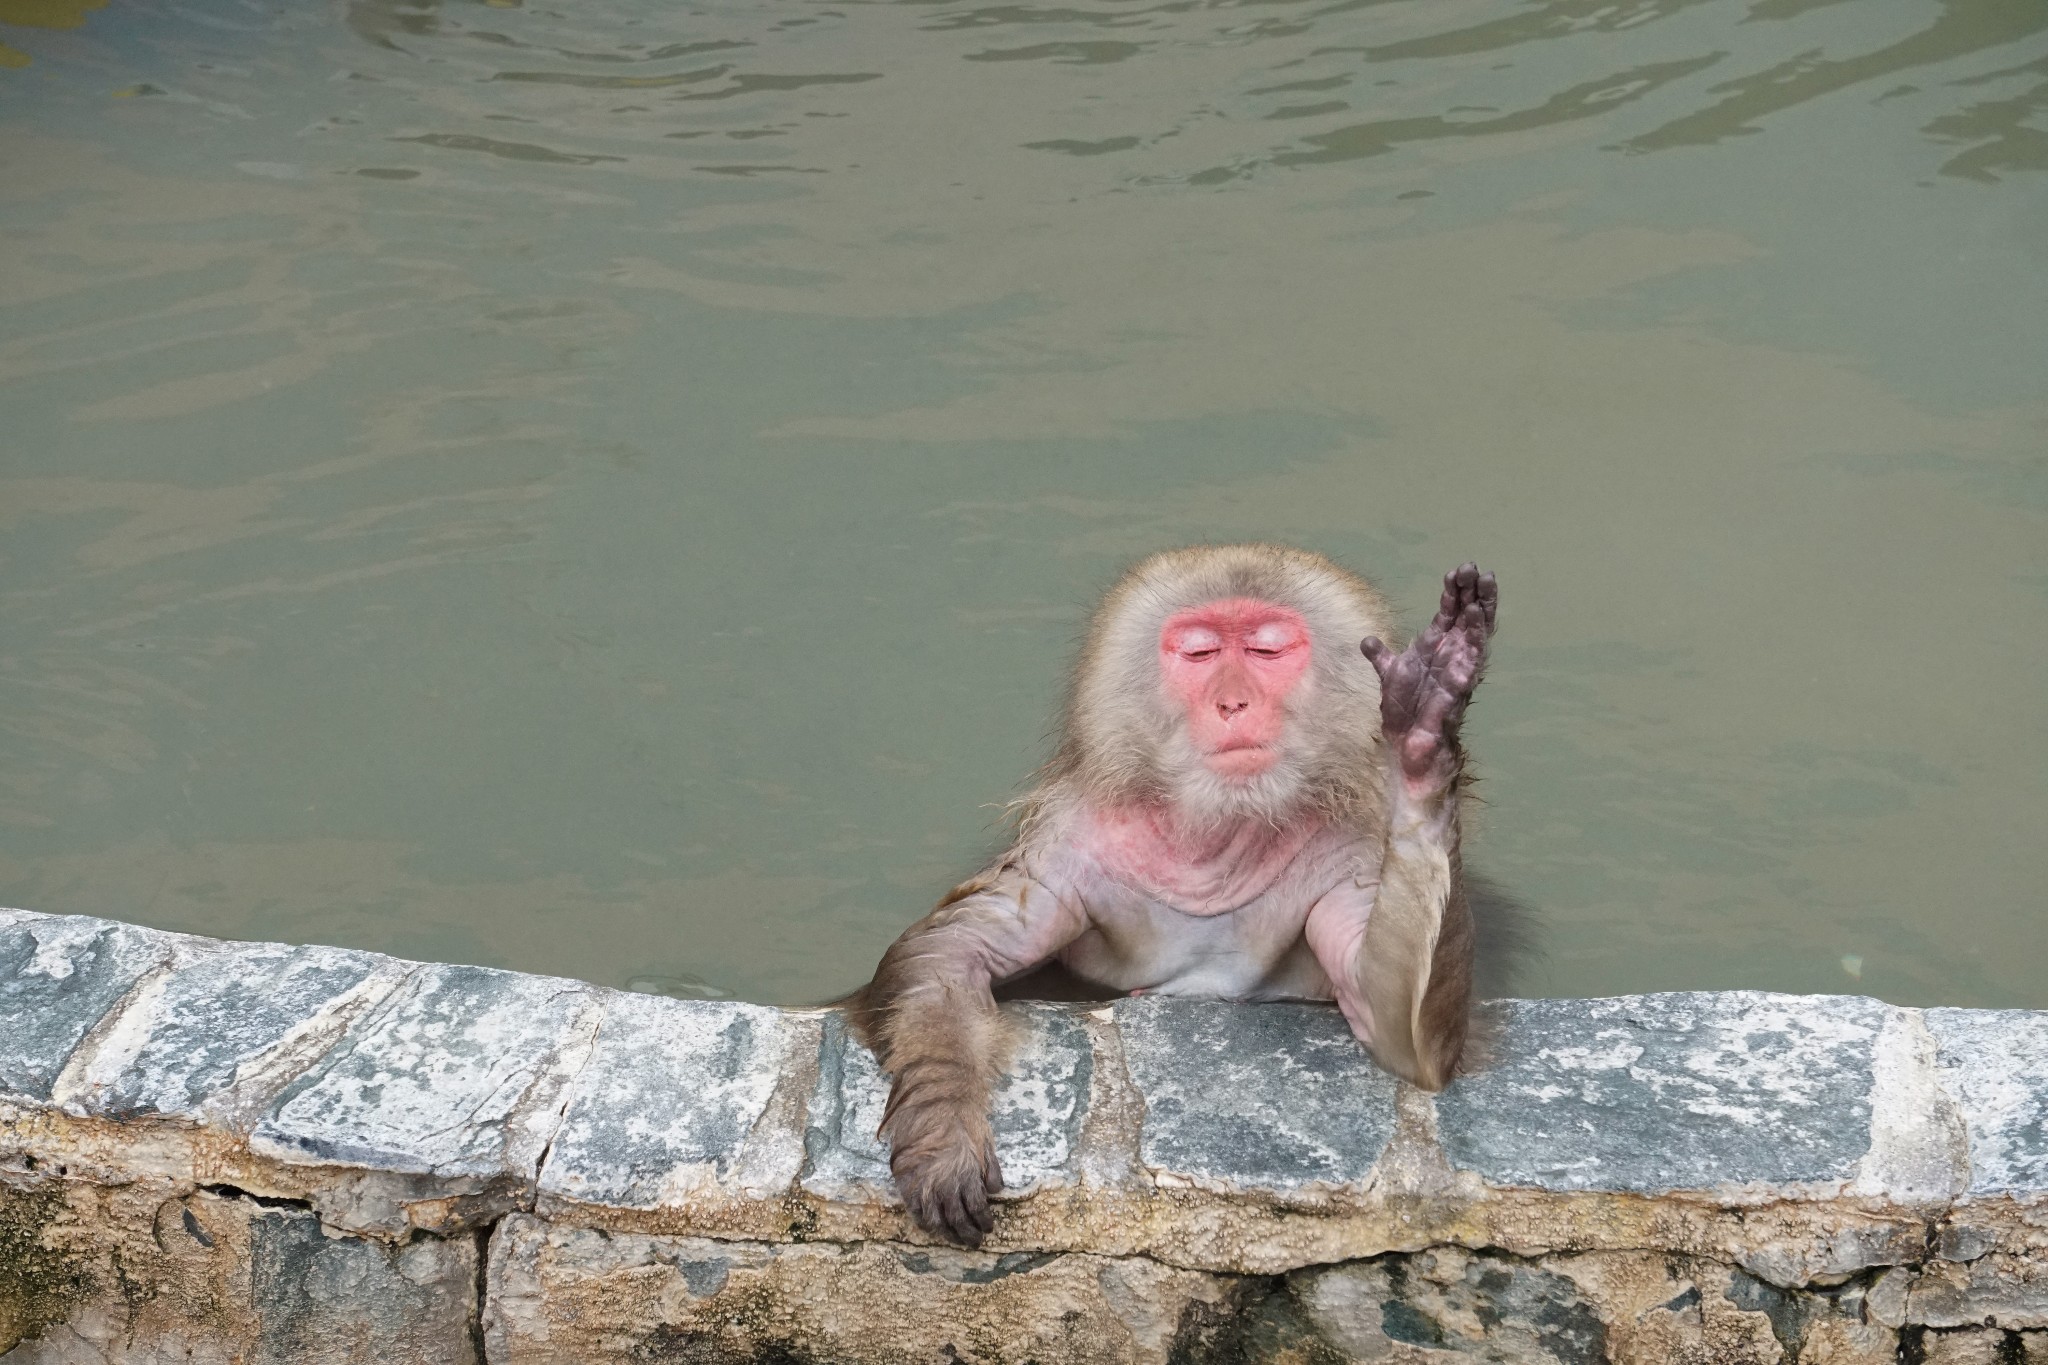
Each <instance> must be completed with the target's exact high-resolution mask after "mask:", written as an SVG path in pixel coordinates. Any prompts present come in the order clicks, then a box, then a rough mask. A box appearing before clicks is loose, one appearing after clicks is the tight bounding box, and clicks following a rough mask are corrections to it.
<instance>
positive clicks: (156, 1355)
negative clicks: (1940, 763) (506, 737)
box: [0, 910, 2048, 1365]
mask: <svg viewBox="0 0 2048 1365" xmlns="http://www.w3.org/2000/svg"><path fill="white" fill-rule="evenodd" d="M1007 1012H1008V1014H1009V1016H1010V1018H1011V1020H1012V1022H1013V1023H1014V1025H1015V1031H1016V1035H1017V1044H1016V1055H1015V1061H1014V1064H1013V1067H1012V1071H1011V1074H1010V1077H1009V1080H1008V1081H1007V1082H1006V1084H1005V1085H1004V1086H1003V1088H1002V1091H1001V1093H1000V1096H999V1098H998V1101H997V1120H996V1122H997V1129H998V1132H999V1134H1000V1139H1001V1159H1002V1163H1003V1169H1004V1171H1005V1173H1006V1175H1007V1178H1008V1182H1009V1192H1008V1194H1007V1195H1006V1197H1005V1198H1004V1199H1003V1201H1002V1203H1001V1207H1000V1211H999V1213H998V1217H997V1224H996V1231H995V1235H994V1236H993V1237H992V1238H991V1239H990V1240H989V1243H988V1245H987V1246H986V1247H985V1248H984V1249H982V1250H980V1251H977V1252H966V1251H961V1250H958V1249H955V1248H951V1247H948V1246H944V1245H940V1244H936V1243H934V1242H933V1241H932V1240H931V1239H930V1238H928V1237H925V1236H923V1235H922V1234H920V1233H919V1232H917V1231H916V1230H915V1229H914V1228H912V1227H911V1226H910V1225H909V1224H908V1223H907V1222H906V1221H905V1220H904V1218H903V1216H902V1213H901V1209H900V1206H899V1205H898V1204H897V1202H896V1200H895V1198H894V1196H893V1194H892V1191H891V1188H890V1184H889V1181H888V1167H887V1160H886V1153H885V1151H884V1149H883V1148H882V1147H881V1146H880V1145H879V1144H878V1143H877V1142H876V1140H875V1138H874V1131H875V1124H876V1120H877V1118H878V1117H879V1115H880V1110H881V1105H882V1101H883V1098H884V1087H883V1082H882V1078H881V1077H880V1076H879V1075H878V1073H877V1071H876V1068H875V1063H874V1059H873V1058H872V1057H871V1056H870V1055H869V1054H868V1053H867V1052H866V1051H865V1050H864V1049H862V1048H861V1047H860V1046H859V1045H858V1044H856V1043H854V1042H853V1041H852V1040H851V1039H849V1038H848V1036H847V1035H846V1032H845V1030H844V1028H843V1026H842V1024H841V1021H840V1019H839V1018H838V1017H837V1016H836V1015H834V1014H832V1013H830V1012H827V1011H798V1010H778V1009H768V1008H763V1007H759V1006H754V1005H745V1004H737V1003H728V1002H695V1001H674V1000H667V999H661V998H656V997H649V996H639V995H628V994H621V993H619V992H614V991H608V990H601V989H599V988H597V987H594V986H589V985H585V984H582V983H579V982H574V981H563V980H555V979H551V978H545V977H534V976H522V975H518V974H514V973H509V972H500V971H491V970H487V969H483V968H477V967H461V966H447V965H433V964H420V963H409V962H400V961H396V960H393V959H390V958H385V957H379V956H376V955H373V954H367V953H354V952H346V951H341V950H338V949H333V948H314V947H287V946H282V945H277V944H234V943H219V942H215V941H212V940H207V939H196V938H189V937H184V936H181V935H175V934H163V933H157V932H154V931H151V930H146V929H140V928H136V927H134V926H130V925H125V924H118V923H113V922H110V921H106V920H95V919H81V918H71V917H58V916H44V915H35V914H30V913H26V912H22V911H4V910H0V1356H5V1357H6V1359H7V1361H8V1362H9V1365H13V1363H14V1362H17V1361H19V1362H23V1363H24V1365H26V1363H27V1362H47V1361H65V1362H73V1361H76V1362H94V1363H95V1365H97V1363H98V1362H111V1361H150V1362H154V1361H159V1360H162V1361H169V1360H178V1361H198V1362H215V1361H218V1362H229V1361H237V1362H270V1361H274V1362H293V1365H321V1363H323V1362H337V1363H339V1362H349V1363H350V1365H363V1362H368V1361H393V1362H415V1361H417V1362H477V1361H483V1360H488V1361H491V1362H498V1363H502V1365H538V1363H539V1362H561V1363H562V1365H570V1363H571V1362H574V1363H575V1365H585V1363H586V1362H603V1361H645V1362H657V1361H673V1362H707V1363H708V1362H724V1361H764V1362H779V1363H781V1365H805V1363H808V1362H820V1363H822V1362H841V1361H843V1362H891V1363H892V1365H893V1363H894V1362H915V1361H934V1362H937V1361H954V1362H958V1361H986V1362H1015V1363H1017V1365H1023V1362H1038V1365H1060V1363H1061V1362H1095V1361H1103V1362H1142V1361H1175V1362H1191V1363H1192V1362H1203V1361H1281V1362H1300V1363H1301V1365H1311V1363H1313V1365H1331V1363H1332V1362H1344V1361H1389V1362H1430V1363H1436V1365H1442V1363H1445V1362H1450V1361H1453V1360H1455V1359H1458V1358H1463V1357H1469V1358H1471V1359H1474V1360H1493V1361H1507V1362H1545V1363H1548V1362H1591V1361H1606V1360H1611V1361H1644V1362H1659V1363H1660V1365H1661V1363H1662V1362H1694V1361H1696V1362H1703V1363H1705V1362H1712V1363H1713V1365H1741V1363H1743V1362H1752V1361H1754V1362H1765V1361H1771V1362H1776V1361H1787V1362H1880V1361H1882V1362H1893V1361H1906V1362H1928V1363H1929V1365H1961V1363H1962V1362H1971V1363H1972V1365H1994V1362H1996V1363H1998V1365H2010V1363H2011V1362H2020V1361H2048V1014H2037V1013H2029V1012H2019V1011H2010V1012H1994V1011H1973V1010H1949V1009H1930V1010H1908V1009H1896V1008H1893V1007H1891V1006H1888V1005H1885V1004H1882V1003H1880V1002H1878V1001H1875V1000H1867V999H1860V998H1852V997H1812V998H1806V997H1791V996H1781V995H1768V994H1760V993H1754V992H1732V993H1726V994H1697V995H1656V996H1638V997H1630V998H1624V999H1615V1000H1529V1001H1509V1002H1504V1003H1503V1004H1501V1005H1500V1006H1498V1007H1497V1012H1498V1016H1499V1020H1500V1022H1501V1024H1502V1025H1503V1035H1502V1040H1501V1042H1500V1043H1499V1045H1498V1047H1497V1055H1496V1057H1495V1059H1494V1061H1493V1062H1492V1064H1491V1065H1490V1066H1489V1067H1488V1069H1486V1070H1485V1071H1484V1072H1483V1073H1481V1074H1479V1075H1476V1076H1473V1077H1470V1078H1467V1079H1464V1080H1461V1081H1459V1082H1458V1083H1457V1084H1455V1085H1453V1086H1452V1087H1451V1088H1450V1089H1449V1090H1447V1091H1445V1092H1444V1093H1443V1094H1441V1095H1438V1096H1435V1097H1431V1096H1429V1095H1425V1094H1422V1093H1420V1092H1418V1091H1415V1090H1413V1089H1410V1088H1408V1087H1406V1086H1402V1085H1399V1084H1396V1083H1395V1082H1393V1081H1391V1080H1390V1079H1389V1078H1388V1077H1386V1076H1385V1075H1383V1074H1382V1073H1380V1072H1378V1071H1377V1070H1375V1069H1374V1068H1373V1067H1372V1066H1371V1064H1370V1063H1368V1062H1367V1061H1366V1060H1365V1058H1364V1057H1363V1055H1362V1054H1361V1053H1360V1051H1359V1049H1358V1048H1357V1046H1356V1045H1355V1044H1354V1043H1353V1042H1352V1040H1351V1038H1350V1036H1349V1035H1348V1033H1347V1032H1346V1030H1345V1028H1344V1025H1343V1022H1342V1020H1341V1019H1340V1018H1339V1017H1338V1016H1337V1014H1336V1012H1335V1011H1334V1010H1331V1009H1326V1008H1318V1007H1311V1006H1293V1005H1265V1006H1236V1005H1228V1004H1221V1003H1210V1002H1196V1001H1176V1000H1161V999H1141V1000H1126V1001H1121V1002H1118V1003H1117V1004H1115V1005H1113V1006H1106V1007H1096V1008H1088V1007H1071V1006H1054V1005H1030V1006H1011V1007H1008V1011H1007Z"/></svg>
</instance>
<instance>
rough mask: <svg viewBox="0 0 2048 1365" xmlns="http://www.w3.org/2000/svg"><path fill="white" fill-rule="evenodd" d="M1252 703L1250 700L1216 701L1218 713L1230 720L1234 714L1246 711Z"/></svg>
mask: <svg viewBox="0 0 2048 1365" xmlns="http://www.w3.org/2000/svg"><path fill="white" fill-rule="evenodd" d="M1250 705H1251V703H1250V702H1248V701H1219V702H1217V703H1216V714H1217V715H1219V716H1221V717H1223V719H1225V720H1229V719H1230V718H1231V717H1232V716H1235V715H1237V714H1239V713H1240V712H1242V711H1244V710H1245V708H1247V707H1249V706H1250Z"/></svg>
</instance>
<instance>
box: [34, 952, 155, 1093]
mask: <svg viewBox="0 0 2048 1365" xmlns="http://www.w3.org/2000/svg"><path fill="white" fill-rule="evenodd" d="M173 949H174V940H173V938H172V936H171V935H168V934H159V933H155V932H152V931H151V930H148V929H138V928H136V927H135V926H134V925H131V924H116V923H114V922H113V921H111V920H103V919H88V918H86V917H84V916H81V915H34V914H29V913H27V912H17V913H16V914H14V915H11V916H9V919H8V921H7V922H6V923H0V1095H14V1096H19V1097H21V1098H24V1099H29V1100H36V1101H46V1100H48V1099H49V1098H50V1094H51V1089H52V1087H53V1086H54V1085H55V1084H56V1081H57V1077H58V1075H59V1073H61V1072H62V1071H63V1070H64V1064H65V1063H66V1062H67V1061H68V1060H70V1058H71V1054H72V1052H73V1051H74V1050H75V1049H76V1048H77V1047H78V1044H79V1042H80V1041H81V1040H82V1039H83V1038H84V1037H85V1035H86V1034H87V1033H88V1032H89V1031H91V1029H92V1027H93V1025H95V1024H97V1023H99V1022H100V1020H102V1019H103V1018H105V1017H106V1015H107V1012H108V1011H109V1010H111V1009H112V1008H113V1007H114V1006H115V1005H116V1004H117V1003H119V1001H120V1000H121V998H122V997H123V996H125V995H126V994H127V993H128V992H129V991H130V990H131V989H132V988H133V987H134V986H135V985H136V983H137V982H138V981H140V980H141V979H142V978H143V977H145V976H147V975H148V974H149V973H150V972H153V971H155V970H156V969H157V968H159V967H162V966H164V965H165V964H167V963H168V962H169V961H170V960H171V956H172V952H173Z"/></svg>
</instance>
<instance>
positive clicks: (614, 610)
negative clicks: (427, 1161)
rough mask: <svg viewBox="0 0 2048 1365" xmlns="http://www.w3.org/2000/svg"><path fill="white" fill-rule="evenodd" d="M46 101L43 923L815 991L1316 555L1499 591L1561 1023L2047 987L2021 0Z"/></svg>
mask: <svg viewBox="0 0 2048 1365" xmlns="http://www.w3.org/2000/svg"><path fill="white" fill-rule="evenodd" d="M74 21H76V26H73V27H51V25H63V24H67V23H72V22H74ZM0 43H4V44H5V45H6V48H5V50H4V51H0V59H4V60H6V61H8V62H9V63H10V65H9V66H8V67H7V68H6V69H0V420H4V430H5V432H6V439H5V444H4V447H0V450H4V454H0V903H12V904H17V905H26V906H30V907H34V908H37V909H42V910H49V911H75V912H82V913H89V914H102V915H110V916H116V917H121V918H127V919H136V920H142V921H145V922H148V923H152V924H157V925H161V926H164V927H167V928H174V929H183V930H192V931H196V932H200V933H207V934H218V935H226V936H234V937H254V938H285V939H303V940H318V941H323V942H331V943H343V944H350V945H357V946H362V947H367V948H375V949H380V950H384V951H388V952H394V953H400V954H405V955H409V956H417V957H428V958H449V959H463V960H468V961H473V962H483V963H491V964H500V965H506V966H512V967H518V968H522V969H527V970H533V971H544V972H557V973H564V974H568V975H574V976H580V977H587V978H589V979H591V980H595V981H599V982H604V983H608V984H613V985H623V984H626V983H627V982H628V981H631V980H634V979H636V978H637V979H640V980H641V984H642V985H647V984H650V983H651V984H654V985H656V986H665V987H666V988H668V989H672V990H680V991H685V992H687V991H691V990H713V991H719V992H724V993H729V994H733V995H738V996H743V997H749V998H754V999H760V1000H769V1001H803V1000H811V999H817V998H820V997H823V996H826V995H829V994H832V993H834V992H836V991H840V990H844V989H846V988H848V987H850V986H851V985H853V984H855V983H856V982H857V981H858V980H860V979H862V978H863V977H864V975H865V972H866V970H867V969H868V968H869V967H870V966H871V964H872V962H873V960H874V959H875V958H876V956H877V955H878V954H879V953H880V951H881V949H882V947H883V946H884V945H885V944H886V943H887V942H888V941H889V939H890V938H892V937H893V936H894V935H895V933H896V932H897V931H898V930H899V929H900V928H901V927H902V925H903V924H905V923H907V922H908V921H909V920H910V919H911V918H913V917H915V916H916V915H917V914H919V913H921V912H922V910H923V909H924V908H925V907H926V906H927V905H928V904H929V903H930V901H931V900H932V899H933V897H934V896H935V895H936V894H937V893H938V892H939V891H941V890H943V889H944V888H945V887H946V886H947V885H949V884H950V883H951V881H952V880H953V879H954V878H955V877H956V876H957V875H959V874H961V873H962V872H965V871H967V870H971V868H972V867H973V866H974V865H975V863H976V861H977V859H978V857H979V856H980V855H981V853H982V852H983V851H984V850H985V849H986V848H987V847H988V845H989V844H990V842H991V840H992V839H994V838H995V837H997V836H996V833H995V826H994V820H995V816H996V810H995V807H996V806H997V805H998V804H999V803H1000V802H1002V801H1003V800H1005V799H1006V798H1007V797H1009V796H1011V795H1013V794H1014V793H1015V792H1016V790H1017V788H1018V784H1019V783H1020V782H1021V781H1022V780H1023V779H1024V777H1025V776H1026V774H1027V773H1028V772H1029V771H1030V769H1031V768H1032V766H1033V765H1034V764H1035V763H1036V762H1037V761H1038V759H1039V758H1040V757H1042V755H1043V744H1044V736H1045V734H1046V731H1047V728H1048V725H1049V721H1050V716H1051V713H1052V709H1053V705H1054V700H1055V698H1056V695H1057V691H1058V686H1059V677H1060V672H1061V669H1062V667H1063V664H1064V661H1065V659H1066V657H1067V655H1068V654H1069V652H1070V650H1071V648H1072V646H1073V644H1074V641H1075V638H1076V635H1077V632H1078V630H1079V628H1080V625H1081V622H1082V620H1083V617H1084V613H1085V610H1086V607H1087V605H1088V603H1089V601H1090V599H1091V597H1092V596H1093V595H1094V594H1095V593H1097V592H1098V591H1100V589H1101V588H1102V587H1103V586H1104V585H1106V583H1107V582H1108V581H1109V580H1110V579H1111V578H1113V577H1114V575H1115V573H1116V571H1117V569H1118V567H1119V566H1120V565H1121V564H1123V563H1124V562H1126V561H1127V560H1129V559H1130V558H1132V557H1133V556H1135V555H1137V554H1139V553H1141V552H1144V551H1146V550H1150V549H1154V548H1157V547H1160V546H1165V545H1170V544H1175V543H1179V542H1186V541H1193V540H1203V539H1215V538H1243V537H1264V538H1274V539H1282V540H1287V541H1294V542H1299V543H1303V544H1306V545H1309V546H1312V547H1315V548H1317V549H1320V550H1323V551H1325V552H1327V553H1330V554H1332V555H1334V556H1336V557H1338V558H1340V559H1342V560H1344V561H1345V562H1347V563H1349V564H1351V565H1353V566H1355V567H1357V568H1359V569H1361V570H1362V571H1364V572H1366V573H1367V574H1369V575H1371V576H1372V577H1374V578H1375V579H1377V580H1378V581H1380V582H1381V583H1382V584H1384V585H1385V586H1386V587H1387V588H1388V589H1389V590H1390V591H1391V592H1392V593H1393V594H1394V596H1395V597H1396V598H1397V599H1398V600H1400V601H1401V602H1402V603H1403V604H1404V605H1405V606H1406V607H1407V608H1408V609H1409V610H1410V611H1411V613H1419V611H1420V610H1421V609H1422V608H1424V607H1425V605H1426V604H1427V603H1428V602H1429V601H1430V600H1431V598H1432V590H1433V583H1434V579H1435V577H1436V576H1437V575H1438V574H1439V573H1441V572H1442V571H1443V570H1444V569H1445V568H1447V567H1449V566H1450V565H1452V564H1454V563H1456V562H1458V561H1459V560H1461V559H1463V558H1466V557H1468V556H1469V557H1476V558H1478V559H1480V560H1481V561H1482V562H1484V563H1485V564H1487V565H1488V566H1490V567H1493V568H1496V569H1497V570H1498V571H1499V574H1500V579H1501V583H1502V595H1503V610H1502V622H1503V624H1502V630H1503V633H1502V635H1501V636H1500V638H1499V642H1498V651H1497V656H1496V661H1495V666H1494V668H1493V671H1492V674H1491V676H1490V678H1489V680H1488V682H1487V684H1486V687H1485V689H1484V691H1483V692H1482V694H1481V704H1480V705H1479V706H1478V707H1477V708H1476V710H1475V711H1474V714H1473V717H1472V720H1471V723H1470V725H1469V729H1468V738H1469V740H1470V742H1471V745H1472V747H1473V749H1474V751H1475V753H1476V755H1477V759H1478V763H1479V765H1480V768H1481V771H1482V772H1483V775H1484V779H1485V780H1484V783H1483V786H1482V788H1481V791H1482V792H1483V794H1484V796H1485V797H1486V799H1487V802H1488V804H1487V806H1486V807H1485V809H1484V810H1483V811H1481V812H1480V813H1479V816H1478V819H1477V828H1476V830H1475V831H1474V833H1473V835H1472V856H1473V857H1474V859H1475V860H1476V861H1477V863H1478V864H1479V865H1480V866H1481V867H1483V868H1484V869H1486V870H1487V871H1488V872H1490V873H1491V875H1492V876H1493V877H1494V878H1496V879H1497V880H1499V881H1501V882H1503V883H1505V884H1506V885H1507V886H1509V887H1510V888H1512V889H1513V890H1514V891H1516V892H1517V893H1518V894H1519V895H1520V896H1522V897H1523V898H1524V899H1526V900H1528V901H1530V902H1532V903H1533V904H1534V905H1535V906H1537V907H1538V908H1539V909H1540V911H1541V912H1542V916H1543V920H1544V923H1545V925H1546V931H1545V935H1544V943H1545V948H1546V950H1547V951H1546V954H1545V955H1544V956H1543V957H1542V958H1540V959H1539V960H1536V961H1534V962H1532V963H1530V964H1528V966H1527V967H1526V968H1525V970H1524V971H1523V972H1522V974H1521V977H1520V979H1519V980H1518V982H1517V986H1518V988H1519V989H1520V990H1521V991H1522V992H1523V993H1525V994H1596V993H1616V992H1626V991H1636V990H1651V989H1665V988H1681V987H1736V986H1754V987H1768V988H1777V989H1790V990H1820V991H1835V990H1849V991H1865V992H1869V993H1873V994H1877V995H1881V996H1885V997H1887V998H1890V999H1894V1000H1899V1001H1906V1002H1934V1001H1943V1002H1952V1003H1960V1004H1983V1005H1989V1004H1999V1005H2027V1006H2035V1007H2041V1006H2048V932H2044V926H2043V918H2044V917H2043V902H2044V887H2048V836H2044V824H2048V735H2044V727H2043V722H2042V717H2043V709H2044V708H2043V703H2044V700H2048V695H2044V688H2043V685H2042V674H2043V671H2044V665H2048V643H2044V641H2048V5H2044V4H2042V3H2040V0H1949V3H1936V2H1935V0H1892V2H1891V3H1884V4H1878V3H1868V2H1866V3H1830V2H1829V0H1379V2H1377V3H1375V2H1373V0H1218V2H1216V3H1202V2H1198V0H1021V2H1020V0H1012V2H1009V3H1001V2H998V3H991V2H990V0H921V2H918V3H844V2H843V0H831V2H830V3H819V2H817V0H754V3H731V4H720V5H693V4H687V3H676V2H675V0H607V3H603V4H593V3H582V4H574V5H571V4H542V3H535V2H534V0H527V3H525V4H524V5H521V4H520V3H518V2H517V0H504V2H503V3H493V4H483V3H453V2H452V0H443V2H442V3H434V2H433V0H417V2H416V3H410V4H399V3H392V2H391V0H356V2H355V3H333V4H315V3H302V2H301V3H275V2H274V0H190V2H189V3H184V4H176V5H173V4H162V3H155V0H151V3H141V2H140V0H115V3H112V4H108V5H106V6H105V7H104V8H90V7H88V5H87V4H85V3H81V0H0Z"/></svg>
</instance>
